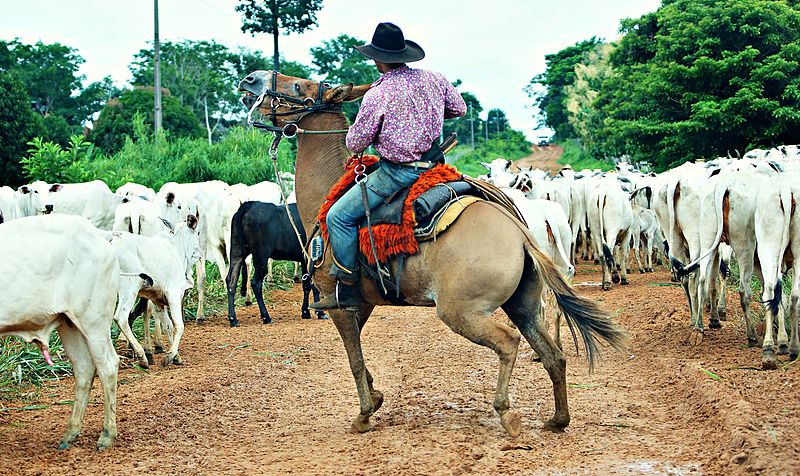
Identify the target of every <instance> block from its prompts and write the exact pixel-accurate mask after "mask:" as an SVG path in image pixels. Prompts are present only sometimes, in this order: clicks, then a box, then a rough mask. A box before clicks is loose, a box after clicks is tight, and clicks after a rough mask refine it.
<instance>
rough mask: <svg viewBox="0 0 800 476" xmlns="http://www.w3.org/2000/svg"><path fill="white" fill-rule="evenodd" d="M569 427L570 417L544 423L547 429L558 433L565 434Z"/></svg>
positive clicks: (552, 419) (554, 418)
mask: <svg viewBox="0 0 800 476" xmlns="http://www.w3.org/2000/svg"><path fill="white" fill-rule="evenodd" d="M567 426H569V416H567V417H566V418H556V417H553V418H551V419H549V420H547V421H546V422H545V423H544V427H545V428H546V429H548V430H550V431H553V432H558V433H561V432H563V431H564V428H566V427H567Z"/></svg>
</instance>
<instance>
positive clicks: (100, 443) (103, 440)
mask: <svg viewBox="0 0 800 476" xmlns="http://www.w3.org/2000/svg"><path fill="white" fill-rule="evenodd" d="M113 444H114V437H113V436H111V435H109V434H108V432H106V430H103V432H102V433H101V434H100V438H98V439H97V451H103V450H104V449H106V448H111V445H113Z"/></svg>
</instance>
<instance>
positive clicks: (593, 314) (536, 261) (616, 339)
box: [525, 234, 627, 369]
mask: <svg viewBox="0 0 800 476" xmlns="http://www.w3.org/2000/svg"><path fill="white" fill-rule="evenodd" d="M526 236H527V238H528V239H527V240H526V242H525V251H527V253H528V255H529V256H530V257H531V259H532V261H533V266H534V267H535V268H536V271H537V272H538V273H539V274H540V275H541V276H542V279H544V282H545V284H547V286H548V287H549V288H550V289H551V290H552V291H553V293H554V294H555V296H556V303H557V304H558V307H559V309H560V310H561V312H562V313H563V314H564V316H565V317H566V321H567V325H568V326H569V330H570V332H571V333H572V339H573V341H574V342H575V347H576V348H577V347H578V338H577V335H576V334H575V328H576V327H577V329H578V332H579V333H580V335H581V339H582V340H583V345H584V347H585V348H586V357H587V360H588V361H589V368H590V369H593V368H594V359H595V355H599V353H600V349H599V347H598V345H597V344H598V341H599V340H603V341H605V342H607V343H608V344H610V345H611V346H612V347H613V348H615V349H617V350H620V351H622V350H624V349H625V342H626V340H627V335H626V333H625V332H624V331H623V330H622V329H620V328H619V327H617V325H616V324H615V323H614V321H612V320H611V318H610V317H609V315H608V313H607V312H606V311H605V310H603V309H602V308H601V307H600V306H599V305H598V304H597V302H595V301H592V300H591V299H587V298H585V297H581V296H578V295H576V294H575V290H573V289H572V287H570V285H569V284H568V283H567V281H566V280H565V279H564V276H562V275H561V273H560V272H559V271H558V269H557V268H556V266H555V264H554V263H553V261H552V260H551V259H550V258H549V257H548V256H547V255H545V254H544V253H542V252H541V251H540V250H539V249H538V247H537V246H536V245H535V244H534V242H533V241H532V239H531V237H530V235H529V234H526Z"/></svg>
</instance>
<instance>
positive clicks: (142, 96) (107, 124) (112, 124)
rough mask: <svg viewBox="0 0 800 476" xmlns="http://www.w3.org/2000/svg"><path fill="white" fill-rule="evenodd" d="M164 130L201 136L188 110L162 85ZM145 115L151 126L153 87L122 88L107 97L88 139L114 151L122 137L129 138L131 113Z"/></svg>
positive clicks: (200, 131)
mask: <svg viewBox="0 0 800 476" xmlns="http://www.w3.org/2000/svg"><path fill="white" fill-rule="evenodd" d="M161 100H162V104H161V106H162V110H163V121H164V130H165V131H167V132H168V133H169V134H170V135H172V136H175V137H201V136H202V128H201V126H200V123H199V122H198V120H197V116H195V114H194V113H193V112H192V110H191V109H190V108H189V107H187V106H183V105H181V103H180V101H179V100H178V99H177V98H176V97H174V96H172V95H171V94H170V92H169V90H167V89H163V88H162V98H161ZM136 115H141V116H144V117H146V118H147V121H146V122H147V123H148V124H150V125H151V126H152V125H153V88H152V87H145V86H139V87H136V88H134V89H126V90H124V91H123V92H122V94H121V95H120V97H119V98H117V99H111V100H110V101H108V103H107V104H106V105H105V107H103V109H102V110H101V111H100V117H98V118H97V121H96V122H95V126H94V130H93V131H92V134H91V136H90V138H91V141H92V142H93V143H94V144H95V145H97V146H98V147H100V148H101V149H102V150H103V151H104V152H106V153H113V152H117V151H118V150H119V149H121V148H122V146H123V145H124V144H125V137H126V136H127V137H133V132H134V131H133V122H134V120H133V119H134V116H136Z"/></svg>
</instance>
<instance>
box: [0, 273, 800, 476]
mask: <svg viewBox="0 0 800 476" xmlns="http://www.w3.org/2000/svg"><path fill="white" fill-rule="evenodd" d="M599 279H600V276H599V272H598V269H597V267H596V266H593V265H591V264H588V265H587V264H581V265H580V267H579V273H578V275H577V277H576V282H577V283H585V282H590V283H592V284H596V283H597V282H598V281H599ZM578 287H579V289H580V291H581V292H582V293H584V294H585V295H587V296H589V297H591V298H593V299H597V300H599V301H602V302H603V304H604V306H605V307H606V308H607V309H608V310H609V311H611V312H612V313H613V315H614V316H615V318H616V319H617V320H618V322H619V324H620V325H621V326H623V327H624V328H625V329H627V330H628V331H629V332H630V333H631V341H630V347H629V350H628V352H626V353H623V354H619V353H610V351H609V353H606V355H605V360H604V361H603V362H602V364H601V365H600V366H599V368H597V369H596V371H595V372H594V373H593V374H589V373H588V371H587V368H586V365H585V362H584V361H583V360H582V359H581V358H578V357H575V353H574V350H573V347H572V345H571V343H566V349H568V350H567V352H568V354H569V355H570V357H569V363H568V375H569V380H568V381H569V384H570V388H569V398H570V408H571V412H572V424H571V425H570V426H569V428H567V430H566V432H565V433H561V434H554V433H550V432H549V431H547V430H545V429H544V428H543V425H542V422H543V421H544V420H545V419H547V418H548V417H549V416H551V414H552V411H553V396H552V390H551V386H550V382H549V380H548V378H547V374H546V372H545V371H544V370H543V369H542V367H541V365H540V364H539V363H536V362H532V361H531V360H530V352H531V351H530V348H529V347H528V346H527V344H522V348H521V351H520V356H519V359H518V362H517V366H516V368H515V370H514V375H513V379H512V385H511V398H512V405H513V406H514V407H515V408H516V409H517V410H518V411H519V412H520V414H521V416H522V418H523V434H522V435H521V436H520V437H518V438H516V439H513V438H510V437H508V436H507V435H506V433H505V432H504V431H503V429H502V427H501V426H500V424H499V421H498V418H497V417H496V416H495V415H494V412H493V410H492V404H491V402H492V399H493V393H494V384H495V381H496V378H497V359H496V357H495V355H494V353H493V352H491V351H490V350H487V349H485V348H481V347H478V346H475V345H473V344H471V343H469V342H467V341H466V340H464V339H463V338H461V337H459V336H457V335H456V334H454V333H453V332H451V331H450V330H449V329H447V328H446V327H445V326H444V324H442V323H441V322H440V321H438V320H437V319H436V317H435V314H434V312H433V310H431V309H424V308H396V307H382V308H378V309H377V310H376V311H375V313H374V314H373V316H372V317H371V319H370V322H369V323H368V325H367V327H366V329H365V336H364V348H365V354H366V358H367V363H368V365H369V367H370V369H371V370H372V372H373V374H374V375H375V381H376V387H377V388H379V389H381V390H382V391H383V392H384V394H385V396H386V400H385V403H384V405H383V408H381V409H380V411H379V412H378V413H377V414H376V415H375V416H374V422H375V424H376V425H375V430H374V431H372V432H370V433H368V434H364V435H353V434H350V433H348V429H349V425H350V420H351V419H352V418H353V417H354V416H355V414H356V413H357V411H358V401H357V397H356V392H355V387H354V385H353V382H352V377H351V374H350V370H349V368H348V366H347V360H346V358H345V354H344V350H343V347H342V344H341V341H340V339H339V337H338V334H337V333H336V330H335V328H334V326H333V323H332V322H330V321H319V320H313V321H303V320H301V319H299V317H298V316H299V300H300V297H301V294H300V291H299V289H297V288H296V289H294V290H292V291H287V292H274V293H273V295H272V308H273V309H274V310H271V313H272V314H273V316H275V319H276V322H275V323H274V324H272V325H269V326H265V325H262V324H261V323H260V321H259V320H258V318H257V312H256V310H255V308H245V309H242V311H241V315H240V320H241V322H242V327H239V328H235V329H231V328H230V327H228V324H227V322H226V320H225V318H224V316H215V317H214V318H212V319H211V320H210V321H209V322H208V323H207V324H206V325H204V326H190V327H189V328H188V329H187V333H186V336H185V345H184V346H183V348H182V350H181V354H182V355H183V357H184V360H185V361H186V364H185V365H183V366H172V367H169V368H165V369H162V368H156V369H153V370H151V371H150V372H148V373H143V372H141V371H137V370H135V369H131V368H127V369H124V370H122V371H121V373H120V387H119V401H118V417H119V428H120V435H119V437H118V438H117V440H116V442H115V445H114V447H113V448H111V449H109V450H107V451H105V452H103V453H97V452H95V450H94V442H95V440H96V438H97V436H98V435H99V432H100V426H101V419H102V404H101V402H102V396H101V393H100V391H99V384H98V383H96V384H95V389H94V391H93V394H92V395H93V399H92V404H91V405H90V407H89V411H88V415H87V417H86V423H85V427H84V435H83V436H81V437H79V439H78V441H77V443H76V445H75V446H74V447H73V448H71V449H69V450H67V451H58V450H56V449H55V447H56V444H57V442H58V440H59V438H60V436H61V434H62V432H63V430H64V425H65V422H66V418H67V415H68V413H69V410H70V407H69V405H55V403H56V402H60V401H63V400H69V399H71V398H72V397H73V393H72V392H73V391H72V380H71V379H67V380H65V381H63V382H57V383H55V384H52V385H49V386H48V387H47V388H45V389H43V391H42V398H41V401H40V402H38V403H39V404H41V405H47V406H48V407H47V408H45V409H39V410H34V411H7V412H2V413H0V441H2V442H3V444H2V445H1V446H0V474H4V475H12V474H14V475H16V474H130V473H132V472H136V473H139V474H286V473H294V474H329V473H333V474H387V473H393V474H463V473H467V472H475V473H486V474H515V473H522V474H553V473H555V474H575V473H578V474H599V473H615V474H640V473H649V474H700V473H706V474H731V473H740V472H745V471H755V472H758V473H763V474H791V473H792V472H793V471H797V466H796V465H797V462H798V461H800V392H798V385H800V364H795V365H790V366H788V367H787V368H785V369H779V370H777V371H772V372H762V371H760V370H755V367H757V366H758V363H759V362H760V360H759V355H760V354H759V350H757V349H748V348H746V346H744V345H743V343H744V342H745V334H744V331H743V329H742V325H741V324H740V323H739V322H738V319H739V313H737V312H730V314H732V315H733V316H736V317H735V318H733V320H732V321H728V322H725V323H723V329H721V330H713V331H708V332H707V336H706V339H705V341H704V342H703V344H702V345H700V346H699V347H696V348H693V347H690V346H689V345H688V344H686V343H685V342H684V340H685V335H686V331H687V328H688V312H687V306H686V304H685V302H684V298H683V295H682V292H681V291H680V289H679V288H677V287H675V286H672V285H670V284H669V276H668V274H667V272H666V271H664V270H661V271H658V272H656V273H654V274H647V275H638V274H636V275H633V276H632V277H631V285H629V286H626V287H615V288H614V289H612V290H611V291H608V292H603V291H600V290H599V289H598V287H597V286H596V285H580V286H578ZM729 301H730V304H729V305H730V309H735V307H734V303H736V302H738V299H734V296H730V298H729ZM494 318H496V319H501V320H502V319H504V316H503V315H502V313H501V312H499V313H497V314H496V315H495V316H494ZM565 332H566V331H565ZM566 335H568V333H567V334H566ZM709 372H710V373H709Z"/></svg>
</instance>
